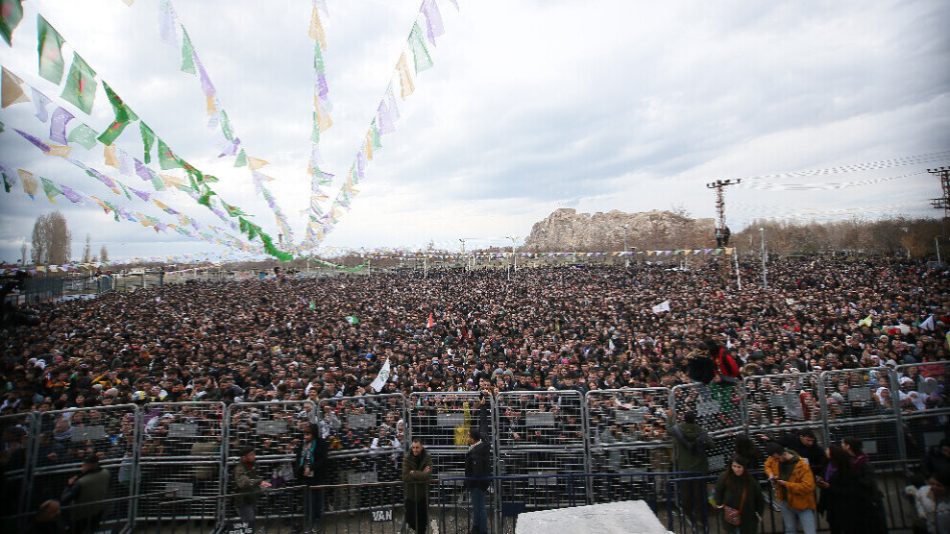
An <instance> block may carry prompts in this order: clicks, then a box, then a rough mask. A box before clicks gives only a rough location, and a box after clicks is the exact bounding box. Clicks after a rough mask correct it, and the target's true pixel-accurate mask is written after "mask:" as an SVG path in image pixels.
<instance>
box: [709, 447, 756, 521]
mask: <svg viewBox="0 0 950 534" xmlns="http://www.w3.org/2000/svg"><path fill="white" fill-rule="evenodd" d="M751 465H752V463H751V461H750V460H748V459H746V458H743V457H741V456H736V457H734V458H733V459H732V465H731V466H730V467H729V469H726V470H725V471H724V472H723V473H722V475H721V476H720V477H719V480H717V481H716V490H715V502H716V507H717V508H718V509H719V510H720V512H721V514H722V515H721V519H722V526H723V530H724V531H725V532H727V533H729V534H756V533H757V532H758V531H759V522H760V520H761V518H762V513H763V512H764V511H765V498H763V497H762V491H761V489H760V488H759V483H758V482H757V481H756V480H755V478H754V477H753V476H752V474H751V473H749V468H750V467H751Z"/></svg>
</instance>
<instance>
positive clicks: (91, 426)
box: [0, 361, 950, 524]
mask: <svg viewBox="0 0 950 534" xmlns="http://www.w3.org/2000/svg"><path fill="white" fill-rule="evenodd" d="M948 381H950V362H945V361H944V362H932V363H922V364H913V365H903V366H898V367H896V368H893V369H891V368H884V367H882V368H874V369H849V370H839V371H825V372H823V373H820V374H818V375H816V374H814V373H792V374H784V375H771V376H752V377H746V378H745V380H744V381H743V383H742V384H735V385H733V386H731V387H728V388H723V387H721V386H717V385H715V384H713V385H709V386H706V385H703V384H688V385H681V386H676V387H674V388H672V389H666V388H645V389H618V390H606V391H597V390H595V391H590V392H588V393H587V394H586V395H584V396H581V395H580V394H578V393H576V392H573V391H528V392H507V393H503V394H501V395H498V396H497V397H493V396H489V395H483V394H482V393H480V392H459V393H455V392H439V393H414V394H412V395H410V396H409V397H405V396H403V395H399V394H391V395H369V396H358V397H344V398H333V399H324V400H320V401H319V402H318V403H314V402H312V401H286V402H261V403H234V404H231V405H228V406H225V405H224V404H222V403H211V402H206V403H151V404H143V405H119V406H105V407H97V408H79V409H68V410H57V411H47V412H31V413H26V414H14V415H7V416H2V417H0V436H2V455H0V461H2V462H3V464H4V466H5V467H6V478H5V480H4V484H3V487H2V491H3V493H2V495H3V497H4V498H3V499H2V501H0V503H2V504H0V517H6V518H9V517H13V516H15V515H16V514H23V513H27V512H30V511H35V510H36V508H37V506H38V505H39V504H40V503H41V502H43V501H44V500H46V499H50V498H53V499H55V498H58V497H59V496H60V494H61V492H62V490H63V488H64V487H65V483H66V480H67V479H68V478H69V477H70V476H73V475H74V474H76V473H77V472H78V471H79V466H80V463H81V461H82V459H83V458H84V457H85V456H87V455H89V454H96V455H97V456H99V458H100V463H101V465H102V466H103V467H104V468H105V469H107V470H109V472H110V475H111V479H112V480H111V486H110V493H109V496H110V498H114V499H120V500H121V499H123V498H128V497H133V496H136V495H141V496H143V498H137V499H125V501H124V502H126V503H127V504H126V505H123V506H124V507H123V506H116V507H113V508H111V509H110V511H109V517H107V518H106V520H107V521H108V522H110V524H120V523H128V522H129V520H130V518H131V517H138V518H140V519H141V520H148V521H150V520H152V519H153V518H155V517H157V516H158V514H159V513H160V512H162V509H161V507H162V506H166V505H164V504H162V502H163V501H164V499H161V498H159V497H157V496H156V495H159V494H167V493H168V492H175V494H176V495H177V496H178V499H177V501H178V504H177V505H176V506H178V508H177V510H176V511H177V513H178V514H179V516H180V517H181V518H182V521H184V520H185V518H187V520H188V521H192V522H194V521H205V522H212V523H214V522H220V521H221V520H222V518H226V517H232V516H234V515H235V511H234V510H233V509H232V508H230V507H229V506H230V505H229V504H228V503H227V501H226V500H222V499H219V498H218V497H219V496H220V495H227V494H228V493H229V492H231V491H233V485H232V484H231V477H232V471H233V468H234V466H235V465H236V464H237V462H238V458H237V454H238V453H237V451H238V450H239V449H240V448H241V447H242V446H245V445H251V446H254V447H255V448H256V449H257V455H258V469H259V470H260V471H261V472H262V473H263V474H264V476H265V478H266V479H267V480H269V481H271V482H273V483H274V485H275V486H276V487H277V488H280V487H288V486H293V485H295V484H299V481H297V480H295V473H294V471H295V470H294V466H293V462H294V461H295V454H296V451H297V448H298V447H299V444H300V442H301V438H302V427H303V426H304V425H306V424H310V423H316V424H317V425H318V428H319V429H320V432H321V434H322V435H323V436H324V437H325V438H326V439H327V440H328V442H329V443H330V447H331V450H330V461H329V470H330V476H329V477H328V478H327V483H328V484H330V485H333V486H337V487H338V488H330V489H327V490H326V495H325V497H326V509H327V510H328V513H349V512H351V511H355V510H362V509H365V508H367V506H369V505H370V504H371V505H372V506H383V505H386V506H393V507H395V506H398V504H399V502H398V498H397V496H396V495H394V494H389V493H386V492H383V491H381V490H379V489H378V488H377V489H376V490H374V491H375V493H373V492H370V491H368V492H364V493H361V494H354V493H353V492H352V491H343V490H342V489H339V487H340V486H341V485H348V484H350V485H352V484H355V485H360V484H376V483H380V484H385V483H392V484H395V483H398V481H399V479H400V478H399V477H400V473H401V462H402V458H403V455H404V454H405V451H406V450H407V448H408V443H409V441H410V439H411V438H413V437H418V438H420V439H421V440H422V442H423V444H424V445H425V446H426V447H427V449H428V450H429V452H430V454H431V455H432V458H433V463H434V466H433V471H434V472H435V473H436V474H437V475H438V477H439V478H440V479H441V480H442V481H443V483H442V484H441V487H438V486H439V485H433V486H432V488H431V492H430V493H431V498H432V501H433V504H434V505H438V506H444V507H447V508H451V507H457V508H459V509H460V510H461V509H463V508H464V507H465V506H466V504H465V503H466V499H467V492H466V491H465V489H464V488H463V487H462V483H461V482H460V477H463V476H464V472H465V469H464V462H465V453H466V452H467V450H468V435H469V431H470V430H471V429H472V428H481V429H482V430H483V440H485V441H487V442H488V443H489V444H491V450H492V462H493V466H494V474H495V475H498V476H502V477H514V478H507V479H504V480H507V482H499V483H498V487H497V488H496V491H495V492H494V493H493V495H492V496H491V498H490V499H489V500H490V501H491V506H493V507H494V509H496V510H497V512H498V513H499V514H502V512H505V511H507V512H511V511H512V510H517V509H518V508H519V507H523V508H524V509H531V508H544V507H546V506H550V505H551V503H553V502H556V501H558V500H563V499H566V498H568V497H569V498H571V499H573V498H577V499H579V501H578V502H585V503H594V502H609V501H612V500H617V499H620V498H641V497H643V496H647V497H648V496H650V495H651V494H656V495H661V496H662V495H665V493H666V492H665V491H661V490H663V488H661V487H660V486H657V485H656V484H657V482H656V480H657V479H656V478H655V477H640V478H635V477H634V478H631V477H632V475H628V478H627V479H624V482H623V483H620V482H619V480H620V479H618V478H616V477H613V478H612V477H610V476H607V475H610V474H615V473H631V472H664V473H669V472H672V471H673V470H674V467H673V466H674V465H675V459H674V458H673V455H672V447H671V441H670V437H669V434H668V432H669V429H668V425H669V424H670V423H671V421H672V422H675V419H676V418H677V417H681V416H682V414H684V413H686V412H687V411H693V412H695V413H696V414H697V416H698V418H699V422H700V424H701V425H702V426H703V427H704V428H706V429H707V431H709V433H710V435H711V436H712V438H713V440H714V445H713V447H712V448H711V449H710V450H708V451H707V454H708V455H709V457H710V468H711V471H712V472H717V471H720V470H722V469H724V468H725V467H726V466H727V465H728V462H729V459H730V457H731V455H732V453H733V447H734V443H735V439H736V437H737V436H740V435H751V436H752V437H755V436H756V435H757V434H760V433H765V434H774V433H776V432H794V431H796V430H798V429H800V428H815V429H817V430H820V433H821V435H822V439H820V443H822V444H825V445H826V444H828V443H832V442H837V441H840V440H841V439H843V438H845V437H856V438H860V439H861V440H862V441H863V442H864V445H865V452H867V453H868V454H870V456H871V458H872V462H874V463H875V464H882V465H889V466H893V465H903V466H904V467H905V471H906V470H907V467H906V466H907V462H908V461H910V462H913V461H915V460H919V459H921V458H922V457H923V456H924V455H925V454H927V453H928V451H929V450H932V448H933V447H935V446H936V445H938V444H939V443H940V442H941V440H943V439H947V438H948V432H950V430H948V428H950V425H948V422H950V401H948V394H950V390H948V388H947V385H948V384H947V383H948ZM670 418H672V419H670ZM773 437H774V436H773ZM753 441H757V440H755V439H754V440H753ZM891 462H893V463H891ZM555 473H556V474H557V475H558V476H562V477H563V476H568V475H571V474H574V473H598V474H603V475H604V476H602V477H599V478H597V477H581V478H573V479H571V480H572V482H571V483H572V484H574V483H578V484H582V485H581V486H578V487H573V486H571V487H567V488H566V489H565V488H564V487H559V486H554V485H553V483H551V482H550V480H552V479H551V478H545V477H546V476H547V475H548V474H555ZM529 479H530V480H533V482H531V483H530V484H534V485H535V486H531V485H530V484H529V483H528V482H526V481H527V480H529ZM580 480H583V482H578V481H580ZM544 484H548V486H545V485H544ZM380 487H382V486H380ZM291 493H292V492H291ZM145 495H151V497H148V498H145V497H144V496H145ZM288 495H290V493H288ZM302 498H303V497H302V496H300V495H298V496H296V497H294V498H293V499H297V500H296V501H295V500H293V499H291V498H290V497H288V498H287V500H286V501H281V502H275V504H274V506H276V507H277V508H278V509H279V510H278V511H275V512H274V513H275V514H277V513H278V512H279V513H283V514H284V515H298V516H299V515H300V510H301V502H300V501H299V499H302ZM387 499H388V500H389V502H384V501H386V500H387ZM661 500H662V499H661ZM189 506H190V508H189ZM506 506H507V507H508V508H507V509H506V508H505V507H506ZM502 515H503V514H502ZM498 521H501V519H498Z"/></svg>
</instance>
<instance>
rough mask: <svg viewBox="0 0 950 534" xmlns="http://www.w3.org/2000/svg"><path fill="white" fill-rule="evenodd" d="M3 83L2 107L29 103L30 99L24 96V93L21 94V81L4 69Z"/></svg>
mask: <svg viewBox="0 0 950 534" xmlns="http://www.w3.org/2000/svg"><path fill="white" fill-rule="evenodd" d="M2 77H3V81H2V84H0V85H2V87H0V89H2V90H3V98H2V102H0V104H2V107H7V106H12V105H13V104H19V103H20V102H29V101H30V97H28V96H26V93H24V92H23V87H21V86H22V85H23V80H21V79H20V78H19V77H17V75H16V74H13V73H12V72H10V71H8V70H7V69H6V68H3V74H2Z"/></svg>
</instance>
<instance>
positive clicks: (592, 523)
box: [515, 501, 669, 534]
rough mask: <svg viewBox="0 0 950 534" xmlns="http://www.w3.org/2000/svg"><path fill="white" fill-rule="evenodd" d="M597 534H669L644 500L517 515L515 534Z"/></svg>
mask: <svg viewBox="0 0 950 534" xmlns="http://www.w3.org/2000/svg"><path fill="white" fill-rule="evenodd" d="M560 532H597V533H602V534H614V533H617V534H631V533H636V534H669V531H668V530H666V527H664V526H663V524H662V523H660V520H659V519H657V517H656V515H654V513H653V511H652V510H650V507H649V506H647V503H646V502H645V501H621V502H612V503H606V504H594V505H591V506H576V507H574V508H561V509H559V510H544V511H542V512H528V513H524V514H521V515H519V516H518V526H517V528H515V534H557V533H560Z"/></svg>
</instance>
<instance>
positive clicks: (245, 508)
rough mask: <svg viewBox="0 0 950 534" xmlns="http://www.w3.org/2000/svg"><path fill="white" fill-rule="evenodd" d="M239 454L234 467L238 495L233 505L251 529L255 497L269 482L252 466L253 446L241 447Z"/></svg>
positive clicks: (254, 459)
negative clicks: (238, 460) (239, 458)
mask: <svg viewBox="0 0 950 534" xmlns="http://www.w3.org/2000/svg"><path fill="white" fill-rule="evenodd" d="M239 454H240V455H241V460H240V462H239V463H238V464H237V465H236V466H235V467H234V489H235V490H236V491H237V493H240V495H238V496H237V497H235V498H234V507H235V508H237V511H238V515H239V516H240V517H241V521H243V522H244V523H247V526H248V527H250V528H251V529H253V528H254V518H255V513H254V507H255V506H256V505H257V497H258V495H259V494H260V492H261V489H266V488H269V487H270V482H267V481H266V480H264V477H262V476H261V474H260V473H258V472H257V469H255V468H254V463H255V462H256V461H257V455H256V454H255V453H254V447H242V448H241V451H240V453H239Z"/></svg>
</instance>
